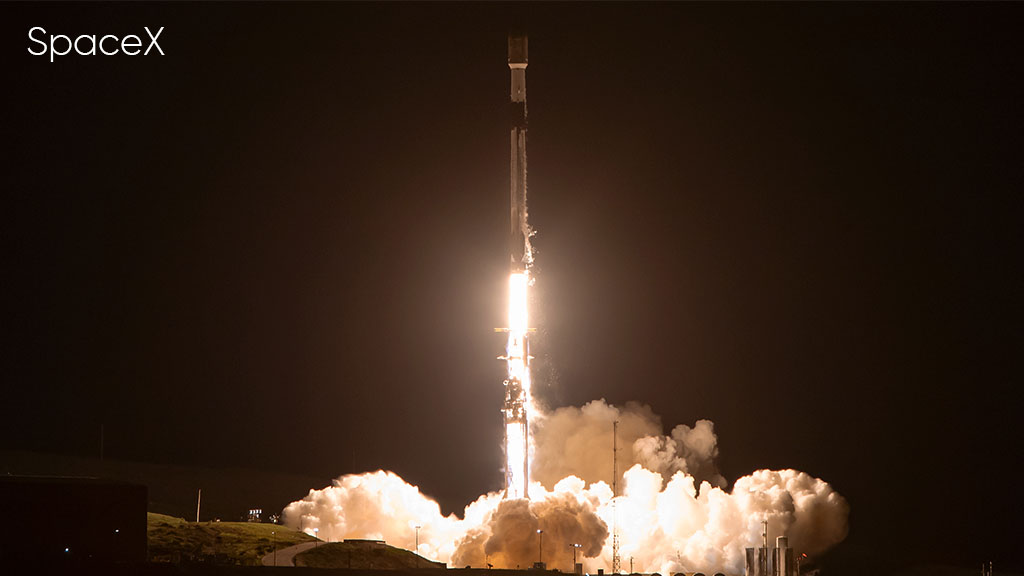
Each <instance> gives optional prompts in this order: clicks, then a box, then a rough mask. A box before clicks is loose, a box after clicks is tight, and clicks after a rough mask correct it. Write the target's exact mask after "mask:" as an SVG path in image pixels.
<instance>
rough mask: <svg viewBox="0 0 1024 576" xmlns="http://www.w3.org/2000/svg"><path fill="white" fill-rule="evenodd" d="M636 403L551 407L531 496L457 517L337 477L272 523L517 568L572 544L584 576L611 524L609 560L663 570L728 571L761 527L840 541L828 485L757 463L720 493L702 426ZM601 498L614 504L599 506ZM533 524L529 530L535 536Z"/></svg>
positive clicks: (811, 548) (393, 482) (836, 498)
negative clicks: (615, 475)
mask: <svg viewBox="0 0 1024 576" xmlns="http://www.w3.org/2000/svg"><path fill="white" fill-rule="evenodd" d="M616 420H618V421H619V446H620V455H619V463H620V468H619V470H620V471H623V470H625V473H624V474H623V476H622V482H621V484H620V490H619V496H618V497H617V498H614V499H613V498H612V489H611V487H610V482H611V461H610V460H611V451H610V450H609V448H610V446H611V440H612V438H611V428H612V422H614V421H616ZM661 430H662V428H661V421H660V418H658V416H657V415H655V414H654V412H653V411H652V410H651V409H650V407H648V406H644V405H640V404H627V405H626V406H625V407H616V406H611V405H609V404H607V403H605V402H604V401H603V400H598V401H594V402H591V403H589V404H587V405H586V406H583V407H582V408H560V409H558V410H555V411H554V412H552V413H551V414H548V415H546V416H545V417H544V418H543V419H542V420H541V421H540V422H538V423H537V424H536V428H535V434H534V440H535V446H534V460H533V480H534V481H533V482H532V483H531V486H530V496H531V500H529V501H527V500H505V499H503V498H502V495H501V494H500V493H490V494H485V495H483V496H480V497H479V498H478V499H477V500H476V501H475V502H473V503H472V504H470V505H469V506H467V507H466V509H465V511H464V513H463V515H462V518H459V517H457V516H455V515H449V516H442V515H441V510H440V507H439V506H438V504H437V503H436V502H434V501H433V500H431V499H429V498H428V497H426V496H424V495H423V494H422V493H421V492H420V491H419V489H418V488H416V487H415V486H411V485H409V484H407V483H406V482H405V481H403V480H402V479H401V478H399V477H398V476H397V475H395V474H393V473H390V472H383V471H378V472H372V473H366V474H361V475H350V476H343V477H341V478H339V479H338V480H336V481H335V482H334V485H333V486H329V487H327V488H324V489H322V490H311V491H310V492H309V494H308V495H307V496H306V497H305V498H304V499H302V500H299V501H297V502H293V503H292V504H290V505H288V507H287V508H285V511H284V519H285V523H286V524H288V525H289V526H292V527H294V528H299V529H301V530H304V531H305V532H307V533H310V534H312V533H313V529H314V528H319V535H320V537H321V538H323V539H326V540H342V539H345V538H374V539H382V540H386V541H387V542H389V543H391V544H392V545H394V546H399V547H403V548H412V547H413V542H414V540H415V527H416V526H421V527H422V528H421V529H420V532H419V542H420V547H419V553H420V554H422V555H423V556H425V557H428V558H431V559H435V560H440V561H442V562H446V563H448V564H449V565H451V566H456V567H462V566H474V567H484V566H486V565H487V564H492V565H493V566H495V567H499V568H515V567H517V566H519V567H528V566H531V565H532V564H533V562H535V561H537V559H538V558H539V557H540V554H541V550H540V547H541V538H543V556H544V558H543V559H544V561H545V562H546V563H547V564H548V566H549V567H550V568H558V569H561V570H564V571H568V570H571V567H570V564H571V562H572V548H571V547H570V546H571V545H572V544H579V545H580V547H579V548H578V549H577V552H578V560H579V561H582V562H584V567H585V569H586V570H587V571H588V572H596V571H597V569H598V568H605V569H606V570H607V569H608V568H610V566H611V559H612V538H611V533H612V530H613V528H617V532H618V533H619V535H620V556H621V557H622V558H623V565H624V566H628V562H629V559H630V558H632V559H633V568H634V570H636V571H643V572H659V573H661V574H673V573H676V572H696V571H701V572H705V573H708V572H716V571H721V572H725V573H727V574H741V573H742V572H743V550H744V548H747V547H753V546H757V545H759V543H760V538H761V537H760V534H761V521H762V520H768V523H769V532H770V534H772V535H773V536H775V535H783V534H785V535H788V536H789V538H790V545H791V546H793V547H795V548H796V549H797V551H798V552H805V553H808V554H812V555H813V554H817V553H820V552H822V551H824V550H826V549H828V548H830V547H831V546H834V545H835V544H837V543H838V542H840V541H841V540H842V539H843V538H845V536H846V532H847V516H848V514H849V507H848V505H847V503H846V501H845V500H844V499H843V497H842V496H840V495H839V494H838V493H837V492H835V491H834V490H832V488H831V487H830V486H829V485H828V483H826V482H824V481H823V480H820V479H817V478H813V477H811V476H809V475H807V474H804V473H803V472H798V471H796V470H779V471H771V470H759V471H757V472H754V473H753V474H751V475H749V476H744V477H742V478H740V479H738V480H736V482H735V483H734V485H733V488H732V490H731V491H726V490H725V489H724V487H725V481H724V479H723V478H722V476H721V475H720V474H719V473H718V470H717V467H716V466H715V457H716V456H717V454H718V447H717V439H716V437H715V434H714V425H713V424H712V423H711V422H710V421H707V420H700V421H698V422H697V423H696V424H695V425H694V426H693V427H690V426H683V425H680V426H677V427H676V428H675V429H673V430H672V433H671V434H670V435H668V436H665V435H663V434H662V433H661ZM613 501H614V505H613ZM537 530H543V536H541V535H539V534H538V533H537Z"/></svg>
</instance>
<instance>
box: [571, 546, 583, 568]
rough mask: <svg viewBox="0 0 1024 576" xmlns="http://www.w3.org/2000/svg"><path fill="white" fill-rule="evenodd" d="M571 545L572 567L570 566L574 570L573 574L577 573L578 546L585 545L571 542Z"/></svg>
mask: <svg viewBox="0 0 1024 576" xmlns="http://www.w3.org/2000/svg"><path fill="white" fill-rule="evenodd" d="M569 546H570V547H571V548H572V568H570V569H569V571H570V572H572V573H573V574H575V573H576V549H577V548H582V547H583V545H582V544H569Z"/></svg>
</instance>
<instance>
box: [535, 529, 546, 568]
mask: <svg viewBox="0 0 1024 576" xmlns="http://www.w3.org/2000/svg"><path fill="white" fill-rule="evenodd" d="M537 538H538V540H537V563H538V564H544V531H543V530H537ZM539 567H540V566H538V568H539Z"/></svg>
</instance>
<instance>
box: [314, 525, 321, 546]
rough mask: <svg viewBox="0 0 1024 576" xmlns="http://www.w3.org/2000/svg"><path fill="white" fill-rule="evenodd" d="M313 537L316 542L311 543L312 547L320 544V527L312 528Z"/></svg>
mask: <svg viewBox="0 0 1024 576" xmlns="http://www.w3.org/2000/svg"><path fill="white" fill-rule="evenodd" d="M313 538H316V542H315V543H314V544H313V548H317V547H319V546H320V529H319V528H313Z"/></svg>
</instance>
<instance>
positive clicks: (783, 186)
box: [0, 3, 1024, 570]
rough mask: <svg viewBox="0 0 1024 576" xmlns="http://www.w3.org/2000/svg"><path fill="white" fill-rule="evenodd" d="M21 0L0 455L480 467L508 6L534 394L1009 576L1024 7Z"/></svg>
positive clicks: (465, 470)
mask: <svg viewBox="0 0 1024 576" xmlns="http://www.w3.org/2000/svg"><path fill="white" fill-rule="evenodd" d="M0 14H2V15H3V17H2V18H0V20H2V21H3V23H2V24H0V29H2V38H0V41H2V53H3V60H4V62H3V69H4V71H5V73H4V78H5V81H4V82H3V90H2V92H3V101H4V106H3V115H4V120H3V123H2V125H3V135H4V141H5V143H6V146H5V149H6V151H5V152H4V154H3V157H4V165H5V169H4V177H3V186H2V187H0V188H2V190H3V208H2V210H0V219H2V232H0V233H2V237H3V258H2V260H0V261H2V266H3V269H2V270H3V271H2V279H3V281H2V297H3V302H4V306H3V316H2V319H0V322H2V324H3V327H4V333H5V343H4V353H3V354H2V355H0V357H2V365H0V369H2V371H3V382H4V384H3V390H4V393H3V406H4V408H5V410H4V417H3V419H0V448H9V449H20V450H39V451H54V452H63V453H69V454H83V455H84V454H92V453H94V452H95V451H96V444H97V436H98V428H99V425H100V423H105V427H106V431H107V453H108V455H110V456H113V457H117V458H123V459H129V460H131V459H135V460H144V461H151V462H162V463H178V464H190V465H200V466H217V465H233V466H246V467H252V468H268V469H275V470H282V471H294V472H301V473H304V474H314V475H317V474H318V475H322V476H324V477H329V476H335V475H339V474H342V473H346V472H353V471H362V470H366V469H371V468H372V469H375V468H380V467H383V468H387V469H392V470H395V471H396V472H398V473H400V474H401V475H403V476H404V477H405V478H406V479H408V480H409V481H411V482H413V483H415V484H418V485H420V486H421V487H422V489H423V490H424V491H425V492H427V493H429V494H432V495H435V496H437V497H438V498H439V499H440V501H441V502H442V504H443V506H444V507H445V508H446V509H448V510H451V509H456V508H459V507H461V505H463V504H465V503H466V502H468V501H469V500H470V499H472V498H473V497H475V496H476V495H478V494H480V493H482V492H483V491H486V490H489V489H495V488H498V487H499V486H500V482H501V476H500V472H499V467H500V459H501V456H500V449H499V446H500V441H501V428H500V414H499V412H498V409H499V407H500V403H501V398H502V389H501V380H502V378H503V367H502V365H501V363H499V362H497V361H496V360H495V359H494V358H495V356H496V355H498V354H500V353H501V352H502V349H503V341H502V337H501V336H500V335H497V334H494V333H493V330H492V329H493V327H494V326H499V325H502V324H503V323H504V320H503V318H504V297H505V292H504V282H505V279H506V276H505V275H506V267H505V266H504V264H505V262H506V259H505V248H506V247H505V243H504V242H505V231H506V228H507V223H506V220H505V219H506V218H507V210H508V208H507V197H508V184H507V179H508V150H507V147H508V133H507V126H508V118H507V109H506V101H507V98H508V82H509V80H508V76H509V74H508V69H507V66H506V64H505V57H506V54H505V36H506V34H507V32H508V31H509V30H510V29H522V30H526V31H528V32H529V34H530V48H531V50H530V52H531V59H530V67H529V69H528V72H527V82H528V92H529V111H530V145H529V158H530V199H531V200H530V211H531V223H532V224H533V225H534V226H535V227H536V228H537V230H538V231H539V232H538V235H537V237H536V239H535V245H536V246H537V248H538V250H539V254H538V262H537V268H536V278H537V289H536V297H537V301H536V302H535V305H534V308H535V318H536V322H535V323H536V324H537V325H538V327H539V330H540V331H539V333H538V337H537V339H536V340H535V342H534V351H535V353H537V355H538V359H537V361H536V367H537V378H538V380H539V383H538V387H539V392H538V393H539V395H540V396H541V398H542V399H543V400H544V401H546V402H547V403H548V404H549V405H551V406H563V405H580V404H582V403H584V402H586V401H589V400H592V399H596V398H601V397H603V398H606V399H607V400H608V401H610V402H614V403H622V402H625V401H627V400H640V401H643V402H645V403H649V404H650V405H652V406H653V407H654V409H655V411H656V412H658V413H659V414H661V415H662V416H663V418H664V422H665V425H666V429H668V428H670V427H671V426H674V425H675V424H679V423H692V422H693V421H694V420H696V419H698V418H710V419H712V420H713V421H714V422H715V423H716V429H717V431H718V434H719V442H720V447H721V451H722V456H721V460H720V464H721V467H722V469H723V472H724V473H725V475H726V477H728V478H730V479H735V478H736V477H738V476H741V475H743V474H746V473H748V472H750V471H752V470H754V469H757V468H760V467H772V468H784V467H792V468H796V469H799V470H804V471H806V472H808V473H811V474H813V475H816V476H819V477H821V478H824V479H825V480H827V481H829V482H830V483H832V484H833V485H834V486H835V487H836V488H837V489H838V490H839V491H840V492H841V493H842V494H843V495H845V496H846V497H847V498H848V500H849V501H850V503H851V508H852V515H851V526H852V528H851V535H850V538H849V543H848V546H850V547H853V548H855V547H858V546H860V547H866V548H870V547H872V546H874V545H872V544H871V543H872V542H876V543H880V544H877V545H876V546H875V547H884V548H885V550H886V551H885V554H886V555H889V554H892V555H894V556H901V557H907V558H918V559H920V558H924V557H925V555H926V554H931V555H934V556H935V557H937V558H939V559H941V560H944V561H950V562H959V563H964V564H966V565H976V562H980V561H981V560H986V559H995V560H996V562H997V564H1000V565H1002V566H1006V567H1009V566H1014V567H1016V568H1017V569H1021V570H1024V565H1022V564H1021V560H1020V558H1019V555H1017V554H1015V552H1016V549H1017V547H1018V546H1019V542H1017V540H1018V538H1016V537H1015V536H1019V535H1020V533H1021V531H1020V527H1019V526H1020V524H1019V518H1020V512H1021V510H1022V509H1021V505H1020V498H1019V495H1018V494H1017V491H1018V489H1019V487H1020V480H1019V477H1018V476H1016V473H1017V472H1016V471H1015V470H1014V464H1019V462H1020V454H1021V448H1022V434H1021V431H1020V425H1019V415H1020V409H1021V402H1020V401H1019V400H1018V399H1017V398H1018V396H1015V395H1013V394H1012V393H1011V388H1012V387H1016V386H1018V385H1019V384H1020V383H1021V365H1020V364H1021V358H1022V348H1024V346H1022V345H1024V338H1022V317H1024V315H1022V314H1021V304H1020V300H1021V295H1022V294H1024V278H1022V274H1021V261H1022V259H1021V254H1020V252H1021V250H1020V248H1021V246H1022V238H1021V229H1022V227H1021V223H1022V216H1024V210H1022V199H1021V191H1022V186H1021V184H1022V180H1024V179H1022V177H1021V171H1022V166H1024V163H1022V161H1021V160H1022V159H1021V152H1020V151H1021V149H1022V145H1024V142H1022V134H1024V131H1022V129H1024V118H1022V107H1021V104H1020V103H1021V102H1024V81H1022V78H1024V74H1022V72H1024V70H1022V65H1021V58H1020V55H1021V54H1022V53H1024V51H1022V45H1021V44H1022V41H1021V35H1020V23H1021V22H1022V21H1024V6H1022V5H1020V4H1016V3H1012V4H980V5H975V4H972V5H968V4H900V5H889V4H838V5H836V4H782V5H764V4H759V5H748V4H699V5H664V4H646V5H639V6H633V5H628V6H627V5H618V4H601V5H586V4H573V5H529V6H524V5H518V6H506V5H469V6H467V5H452V4H445V5H411V6H410V5H392V4H389V5H374V6H365V5H354V6H353V5H336V4H305V5H279V4H260V5H240V4H227V5H225V4H220V5H201V4H173V5H170V4H160V5H147V6H137V5H119V4H103V5H75V6H67V5H12V4H5V5H3V6H2V12H0ZM37 25H38V26H43V27H44V28H46V29H47V31H48V32H51V33H65V34H71V35H77V34H89V33H91V34H102V33H108V32H109V33H115V34H122V35H123V34H129V33H136V34H142V33H143V31H142V27H143V26H144V25H149V26H150V27H151V28H155V27H159V26H165V27H166V30H165V32H164V34H163V36H162V37H161V46H162V47H163V48H164V50H165V52H167V55H166V56H164V57H154V56H149V57H136V58H128V57H114V58H103V57H93V58H86V57H77V56H69V57H64V58H63V59H60V60H58V61H57V62H56V63H54V64H50V63H49V62H48V61H47V60H46V59H44V58H42V57H32V56H29V55H28V54H27V51H26V48H27V47H28V46H29V43H28V40H27V32H28V29H29V28H30V27H32V26H37ZM295 496H296V497H300V496H301V494H297V495H295ZM960 542H966V544H965V545H962V546H955V544H957V543H960Z"/></svg>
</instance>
